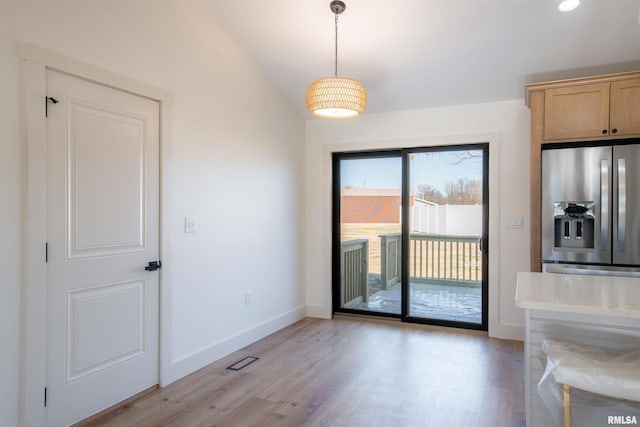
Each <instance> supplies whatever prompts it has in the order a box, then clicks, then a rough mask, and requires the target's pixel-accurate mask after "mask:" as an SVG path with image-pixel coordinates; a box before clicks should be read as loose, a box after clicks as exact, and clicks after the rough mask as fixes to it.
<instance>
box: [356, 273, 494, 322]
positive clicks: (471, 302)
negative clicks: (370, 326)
mask: <svg viewBox="0 0 640 427" xmlns="http://www.w3.org/2000/svg"><path fill="white" fill-rule="evenodd" d="M370 276H373V275H370ZM409 286H410V289H411V291H410V297H409V315H411V316H413V317H422V318H430V319H439V320H451V321H456V322H467V323H477V324H480V323H482V289H481V288H480V287H479V286H463V285H446V284H442V283H427V282H425V281H413V280H412V281H411V282H410V283H409ZM401 301H402V299H401V285H400V283H395V284H393V285H391V286H389V287H388V289H375V292H374V293H371V294H369V296H368V298H367V301H366V302H364V301H363V302H360V303H358V304H355V305H352V306H351V307H349V308H353V309H356V310H366V311H374V312H379V313H394V314H400V310H401Z"/></svg>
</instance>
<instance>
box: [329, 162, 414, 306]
mask: <svg viewBox="0 0 640 427" xmlns="http://www.w3.org/2000/svg"><path fill="white" fill-rule="evenodd" d="M335 161H336V162H337V163H334V165H335V168H336V171H338V173H339V178H338V184H339V188H338V189H337V191H338V194H337V196H338V197H339V199H338V201H337V202H338V203H337V204H339V206H340V211H339V213H338V216H339V218H338V219H337V221H338V223H339V230H338V232H337V233H338V236H337V237H338V239H339V244H340V249H339V259H338V260H337V261H336V263H338V264H339V266H340V267H339V268H340V270H339V277H338V279H337V281H338V283H339V287H338V288H337V294H338V295H339V297H340V298H339V299H337V300H336V302H335V306H336V308H338V309H347V310H355V311H362V312H368V313H372V314H380V313H386V314H393V315H396V316H399V315H400V310H401V299H400V298H401V290H400V286H401V284H400V262H399V256H400V246H401V245H400V243H401V240H400V231H401V205H402V197H401V187H402V174H401V171H402V168H401V158H400V156H399V155H398V154H395V155H389V156H381V155H380V154H379V153H372V154H371V155H366V154H363V155H357V156H355V157H354V156H344V157H343V158H340V159H336V160H335Z"/></svg>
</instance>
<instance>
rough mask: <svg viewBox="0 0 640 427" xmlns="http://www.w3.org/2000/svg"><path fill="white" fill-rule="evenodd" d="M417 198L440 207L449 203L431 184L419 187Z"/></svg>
mask: <svg viewBox="0 0 640 427" xmlns="http://www.w3.org/2000/svg"><path fill="white" fill-rule="evenodd" d="M416 197H418V198H419V199H422V200H426V201H428V202H433V203H437V204H439V205H443V204H445V203H446V201H447V198H446V197H445V195H444V194H442V192H441V191H440V190H438V189H437V188H435V187H434V186H432V185H429V184H424V185H418V192H417V194H416Z"/></svg>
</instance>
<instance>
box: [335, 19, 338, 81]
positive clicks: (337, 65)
mask: <svg viewBox="0 0 640 427" xmlns="http://www.w3.org/2000/svg"><path fill="white" fill-rule="evenodd" d="M335 72H336V77H338V14H337V13H336V70H335Z"/></svg>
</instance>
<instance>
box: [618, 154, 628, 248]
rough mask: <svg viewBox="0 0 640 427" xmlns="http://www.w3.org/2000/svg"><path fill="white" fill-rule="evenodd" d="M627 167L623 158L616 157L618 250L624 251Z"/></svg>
mask: <svg viewBox="0 0 640 427" xmlns="http://www.w3.org/2000/svg"><path fill="white" fill-rule="evenodd" d="M626 222H627V167H626V165H625V160H624V159H618V252H624V239H625V233H626V228H627V224H626Z"/></svg>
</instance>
